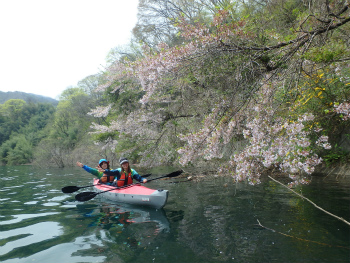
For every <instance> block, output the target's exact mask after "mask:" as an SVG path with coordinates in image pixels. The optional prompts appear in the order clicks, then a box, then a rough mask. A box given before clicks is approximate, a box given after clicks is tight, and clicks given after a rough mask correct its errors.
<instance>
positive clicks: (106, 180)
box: [100, 174, 114, 184]
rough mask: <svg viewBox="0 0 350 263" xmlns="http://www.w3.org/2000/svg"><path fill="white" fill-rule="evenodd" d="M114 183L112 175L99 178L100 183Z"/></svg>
mask: <svg viewBox="0 0 350 263" xmlns="http://www.w3.org/2000/svg"><path fill="white" fill-rule="evenodd" d="M113 181H114V176H113V175H107V174H103V176H102V177H101V178H100V183H104V184H105V183H109V182H113Z"/></svg>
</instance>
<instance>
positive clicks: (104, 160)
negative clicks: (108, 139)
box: [98, 159, 109, 165]
mask: <svg viewBox="0 0 350 263" xmlns="http://www.w3.org/2000/svg"><path fill="white" fill-rule="evenodd" d="M103 162H106V163H107V164H108V163H109V162H108V161H107V160H106V159H101V160H99V161H98V165H101V163H103Z"/></svg>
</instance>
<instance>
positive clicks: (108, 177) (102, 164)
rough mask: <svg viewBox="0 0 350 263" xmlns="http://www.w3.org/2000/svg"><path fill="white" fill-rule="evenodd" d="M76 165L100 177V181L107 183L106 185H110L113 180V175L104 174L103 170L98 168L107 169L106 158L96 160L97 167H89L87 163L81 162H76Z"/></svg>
mask: <svg viewBox="0 0 350 263" xmlns="http://www.w3.org/2000/svg"><path fill="white" fill-rule="evenodd" d="M77 166H79V167H81V168H83V169H84V170H85V171H87V172H88V173H91V174H93V175H95V176H97V178H98V179H100V183H104V184H108V185H112V184H113V182H114V179H115V177H114V176H111V175H106V174H104V173H103V172H100V171H99V170H98V169H99V168H102V169H107V170H109V169H110V168H109V162H108V161H107V160H106V159H101V160H100V161H99V162H98V167H97V168H96V169H95V168H91V167H89V166H87V165H83V164H82V163H81V162H77Z"/></svg>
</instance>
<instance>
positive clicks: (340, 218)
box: [268, 176, 350, 226]
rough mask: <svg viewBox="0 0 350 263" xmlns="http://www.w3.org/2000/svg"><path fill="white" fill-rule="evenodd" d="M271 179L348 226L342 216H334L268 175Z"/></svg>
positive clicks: (349, 223)
mask: <svg viewBox="0 0 350 263" xmlns="http://www.w3.org/2000/svg"><path fill="white" fill-rule="evenodd" d="M268 177H269V178H270V179H271V180H272V181H274V182H276V183H278V184H280V185H282V186H283V187H285V188H287V189H288V190H289V191H292V192H293V193H294V194H296V195H298V196H299V197H301V198H303V199H305V200H306V201H308V202H309V203H311V204H312V205H313V206H314V207H316V208H317V209H319V210H321V211H323V212H325V213H326V214H328V215H331V216H333V217H335V218H336V219H338V220H340V221H343V222H344V223H345V224H348V225H349V226H350V222H348V221H346V220H345V219H344V218H342V217H339V216H336V215H334V214H332V213H330V212H328V211H326V210H324V209H323V208H321V207H319V206H318V205H316V204H315V203H314V202H312V201H311V200H310V199H308V198H306V197H305V196H302V195H301V194H299V193H297V192H295V191H294V190H292V189H290V188H289V187H288V186H285V185H284V184H282V183H281V182H279V181H277V180H276V179H274V178H272V177H271V176H268Z"/></svg>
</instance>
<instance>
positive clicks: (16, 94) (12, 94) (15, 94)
mask: <svg viewBox="0 0 350 263" xmlns="http://www.w3.org/2000/svg"><path fill="white" fill-rule="evenodd" d="M11 99H21V100H24V101H26V102H28V103H29V102H33V103H51V104H53V105H54V106H57V104H58V100H55V99H52V98H50V97H45V96H41V95H36V94H32V93H25V92H20V91H8V92H3V91H0V104H3V103H4V102H6V101H8V100H11Z"/></svg>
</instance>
